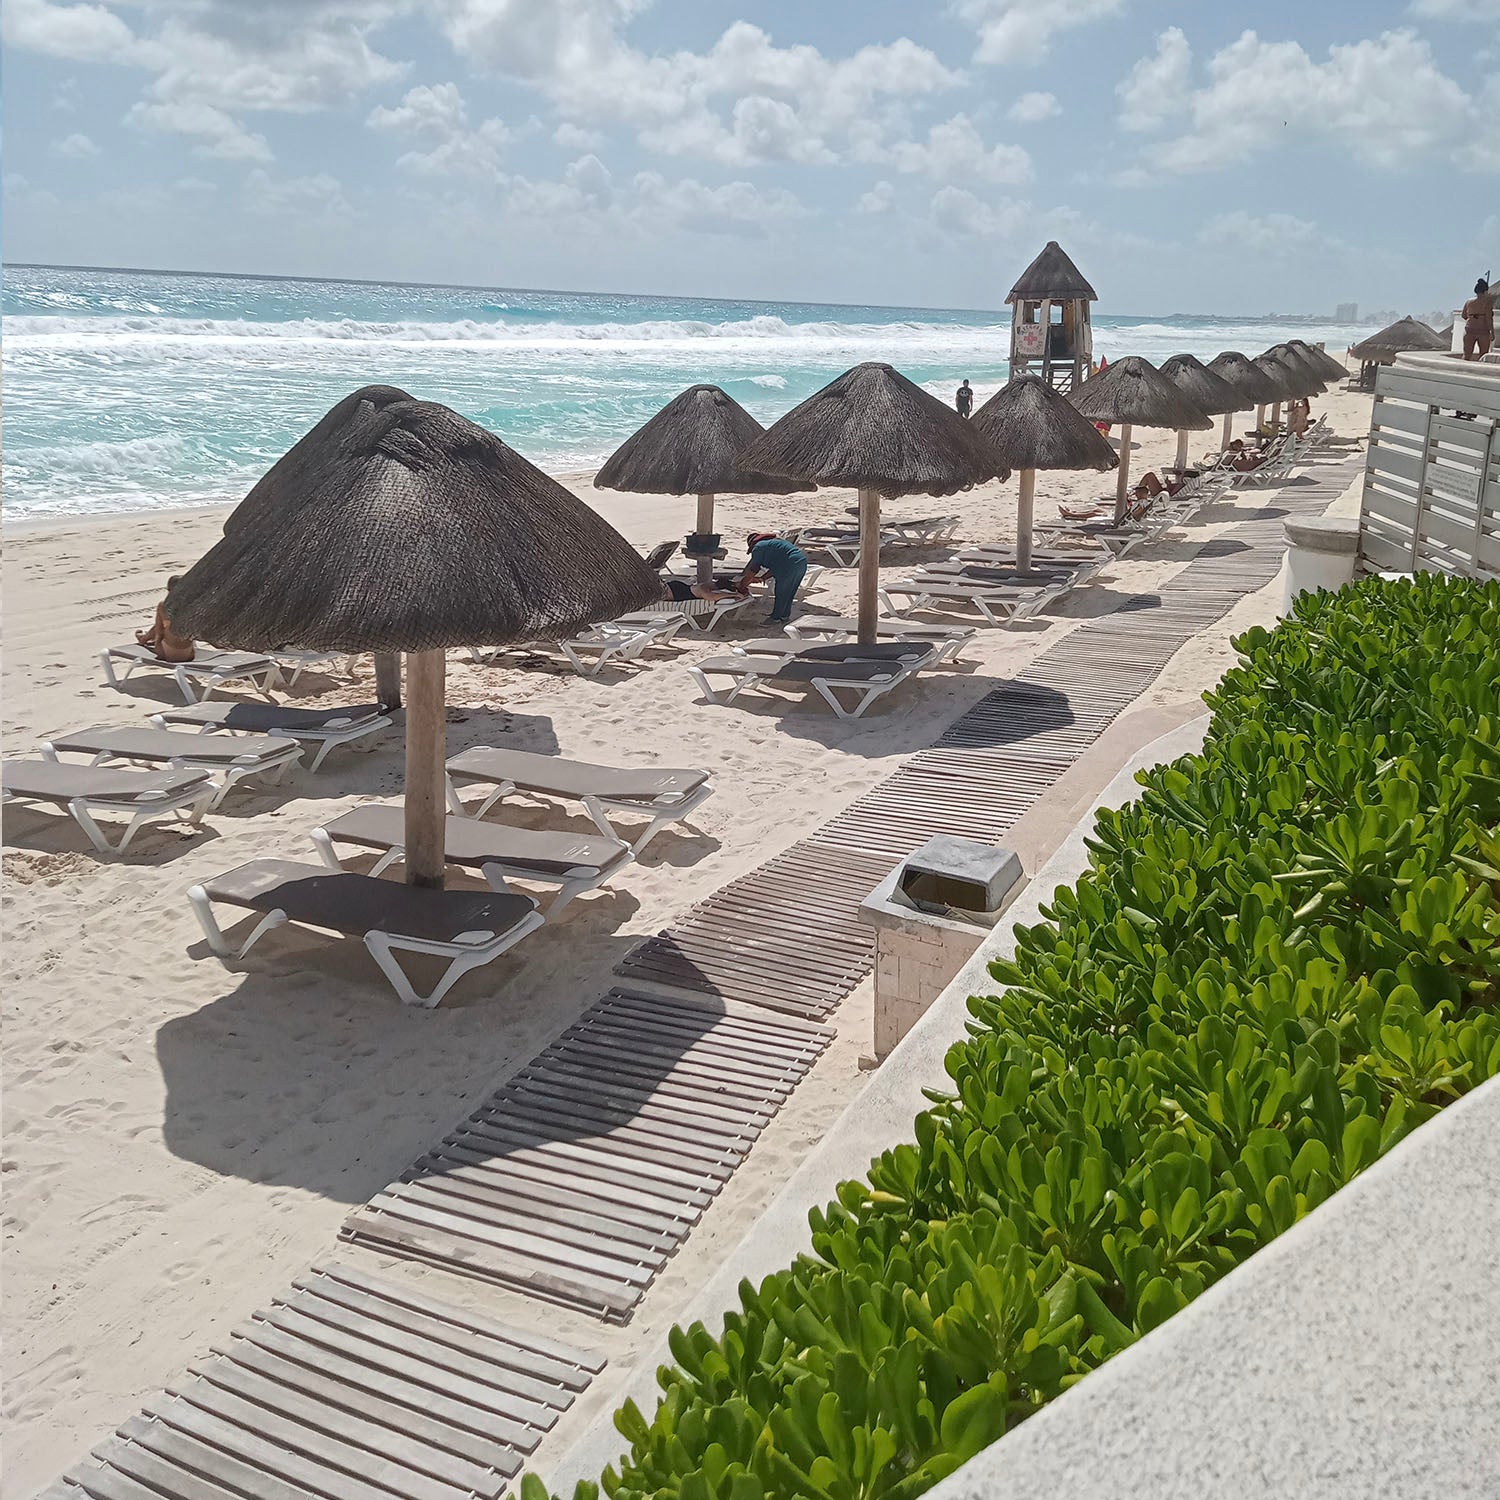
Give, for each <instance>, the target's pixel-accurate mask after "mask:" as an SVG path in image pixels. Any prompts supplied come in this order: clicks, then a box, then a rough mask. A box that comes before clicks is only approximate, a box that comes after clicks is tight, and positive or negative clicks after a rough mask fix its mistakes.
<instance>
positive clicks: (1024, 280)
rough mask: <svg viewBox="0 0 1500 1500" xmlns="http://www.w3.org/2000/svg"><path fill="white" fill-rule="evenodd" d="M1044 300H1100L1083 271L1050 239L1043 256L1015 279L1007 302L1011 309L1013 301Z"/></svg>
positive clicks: (1038, 257)
mask: <svg viewBox="0 0 1500 1500" xmlns="http://www.w3.org/2000/svg"><path fill="white" fill-rule="evenodd" d="M1042 297H1050V298H1052V300H1053V301H1054V302H1063V301H1066V300H1067V299H1068V298H1070V297H1084V298H1087V299H1088V301H1090V302H1097V301H1098V300H1099V294H1098V292H1096V291H1095V290H1094V289H1093V287H1091V286H1090V285H1089V284H1088V282H1087V281H1085V280H1084V279H1083V272H1082V271H1080V270H1079V269H1078V267H1077V266H1075V265H1074V264H1073V261H1072V259H1071V258H1070V257H1069V255H1068V252H1067V251H1066V250H1064V249H1063V247H1062V246H1061V245H1059V244H1058V243H1057V241H1056V240H1048V241H1047V244H1046V247H1045V248H1044V249H1043V251H1042V253H1041V254H1040V255H1039V256H1037V258H1036V259H1035V260H1034V261H1032V263H1031V264H1030V265H1029V266H1027V267H1026V269H1025V270H1024V271H1022V272H1021V274H1020V276H1018V277H1017V278H1016V284H1015V285H1014V286H1013V287H1012V288H1011V289H1010V296H1008V297H1007V298H1006V299H1005V302H1006V306H1009V305H1010V304H1011V303H1013V302H1022V301H1032V302H1034V301H1037V300H1039V299H1040V298H1042Z"/></svg>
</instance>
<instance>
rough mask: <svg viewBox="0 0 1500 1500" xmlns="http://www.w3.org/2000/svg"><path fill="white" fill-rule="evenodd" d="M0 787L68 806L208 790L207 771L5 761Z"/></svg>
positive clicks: (38, 799)
mask: <svg viewBox="0 0 1500 1500" xmlns="http://www.w3.org/2000/svg"><path fill="white" fill-rule="evenodd" d="M0 784H3V785H4V787H5V790H6V791H7V792H10V793H11V794H12V795H13V796H17V797H30V798H32V799H34V800H35V801H37V802H61V803H67V802H71V801H72V800H73V799H74V798H75V797H90V798H100V799H102V800H106V801H111V802H130V801H134V800H136V799H138V798H140V797H143V796H145V795H147V794H151V795H154V796H172V795H174V794H175V793H178V792H184V791H187V790H188V789H189V788H192V787H197V786H202V787H204V788H205V789H207V786H208V772H207V771H130V770H124V769H122V768H120V767H118V766H69V765H63V764H62V763H61V762H59V761H52V760H8V761H6V762H5V764H4V765H3V766H0Z"/></svg>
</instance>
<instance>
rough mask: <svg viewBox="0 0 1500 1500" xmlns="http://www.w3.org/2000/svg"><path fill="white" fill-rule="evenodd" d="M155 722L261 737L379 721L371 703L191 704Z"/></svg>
mask: <svg viewBox="0 0 1500 1500" xmlns="http://www.w3.org/2000/svg"><path fill="white" fill-rule="evenodd" d="M157 717H158V718H162V719H165V720H166V722H167V723H168V724H208V725H211V726H213V727H214V728H219V729H240V730H248V731H250V732H252V733H257V734H263V733H265V732H266V731H267V730H271V729H281V730H284V731H285V732H286V733H288V734H293V735H294V734H296V733H297V731H298V730H307V731H309V732H310V733H315V732H316V731H318V730H320V729H330V728H332V729H340V730H342V729H353V728H357V727H358V726H359V725H361V724H368V723H372V722H373V721H374V720H376V719H378V718H380V717H381V709H380V707H379V705H378V704H375V703H354V704H341V705H340V706H338V707H337V708H291V707H288V706H287V705H285V704H282V703H194V704H192V705H190V706H188V707H185V708H168V709H164V710H163V711H162V712H161V713H160V714H159V715H157Z"/></svg>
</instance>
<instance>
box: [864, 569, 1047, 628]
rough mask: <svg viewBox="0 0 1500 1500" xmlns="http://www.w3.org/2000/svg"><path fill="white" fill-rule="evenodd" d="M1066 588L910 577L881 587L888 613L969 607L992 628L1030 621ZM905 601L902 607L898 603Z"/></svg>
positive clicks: (881, 595)
mask: <svg viewBox="0 0 1500 1500" xmlns="http://www.w3.org/2000/svg"><path fill="white" fill-rule="evenodd" d="M1067 587H1068V586H1067V585H1065V584H1064V585H1054V584H1043V585H1041V586H1039V587H1036V588H1018V587H1016V586H1015V585H1013V584H1005V583H965V582H964V581H963V580H961V579H949V578H907V579H903V580H902V581H900V582H899V583H886V584H882V585H881V587H880V603H881V607H882V608H883V609H884V610H885V612H886V613H887V614H892V615H900V614H906V613H910V612H911V611H912V610H921V609H937V610H946V609H955V608H958V607H959V606H960V605H969V606H971V607H972V608H974V609H977V610H978V611H979V613H980V614H981V615H982V616H983V617H984V619H985V621H986V622H987V623H988V624H990V625H1007V624H1009V623H1010V622H1011V621H1013V620H1027V619H1030V618H1031V616H1033V615H1034V614H1036V613H1037V612H1038V611H1039V610H1041V609H1044V608H1045V607H1046V606H1047V605H1048V604H1049V603H1051V601H1052V600H1054V599H1058V598H1061V597H1062V595H1063V594H1065V593H1066V592H1067ZM898 600H900V601H902V602H901V603H900V604H898V603H897V601H898Z"/></svg>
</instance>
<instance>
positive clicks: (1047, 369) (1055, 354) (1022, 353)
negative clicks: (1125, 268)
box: [1005, 240, 1099, 391]
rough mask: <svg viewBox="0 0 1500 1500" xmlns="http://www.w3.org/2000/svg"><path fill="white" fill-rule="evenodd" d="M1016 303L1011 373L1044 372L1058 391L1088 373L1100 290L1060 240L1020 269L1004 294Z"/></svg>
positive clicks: (1011, 342)
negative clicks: (1092, 308) (1092, 307)
mask: <svg viewBox="0 0 1500 1500" xmlns="http://www.w3.org/2000/svg"><path fill="white" fill-rule="evenodd" d="M1005 300H1006V302H1007V304H1009V306H1010V307H1011V308H1012V314H1011V331H1010V373H1011V374H1012V375H1013V376H1014V375H1028V374H1029V375H1040V376H1041V377H1042V379H1043V380H1045V381H1046V382H1047V384H1048V385H1050V386H1052V387H1053V388H1054V389H1056V390H1059V391H1068V390H1071V389H1072V388H1073V387H1074V386H1075V385H1081V384H1082V383H1083V382H1084V381H1085V380H1087V379H1088V373H1089V366H1090V364H1091V363H1092V361H1093V357H1094V333H1093V329H1092V328H1091V327H1090V325H1089V303H1090V302H1097V301H1098V300H1099V294H1098V293H1097V292H1096V291H1095V290H1094V289H1093V287H1091V286H1090V285H1089V284H1088V282H1086V281H1085V280H1084V279H1083V275H1082V273H1081V272H1080V271H1079V269H1078V267H1077V266H1075V265H1074V264H1073V262H1072V261H1071V260H1070V259H1069V258H1068V255H1067V252H1066V251H1065V250H1064V249H1063V248H1062V246H1061V245H1059V244H1058V243H1057V241H1056V240H1048V241H1047V248H1046V249H1045V250H1043V251H1042V253H1041V254H1040V255H1039V256H1037V258H1036V259H1035V260H1034V261H1032V263H1031V264H1030V265H1029V266H1027V267H1026V269H1025V270H1024V271H1022V272H1021V277H1020V280H1018V281H1017V282H1016V284H1015V285H1014V286H1013V287H1012V288H1011V289H1010V296H1008V297H1007V298H1006V299H1005Z"/></svg>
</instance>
